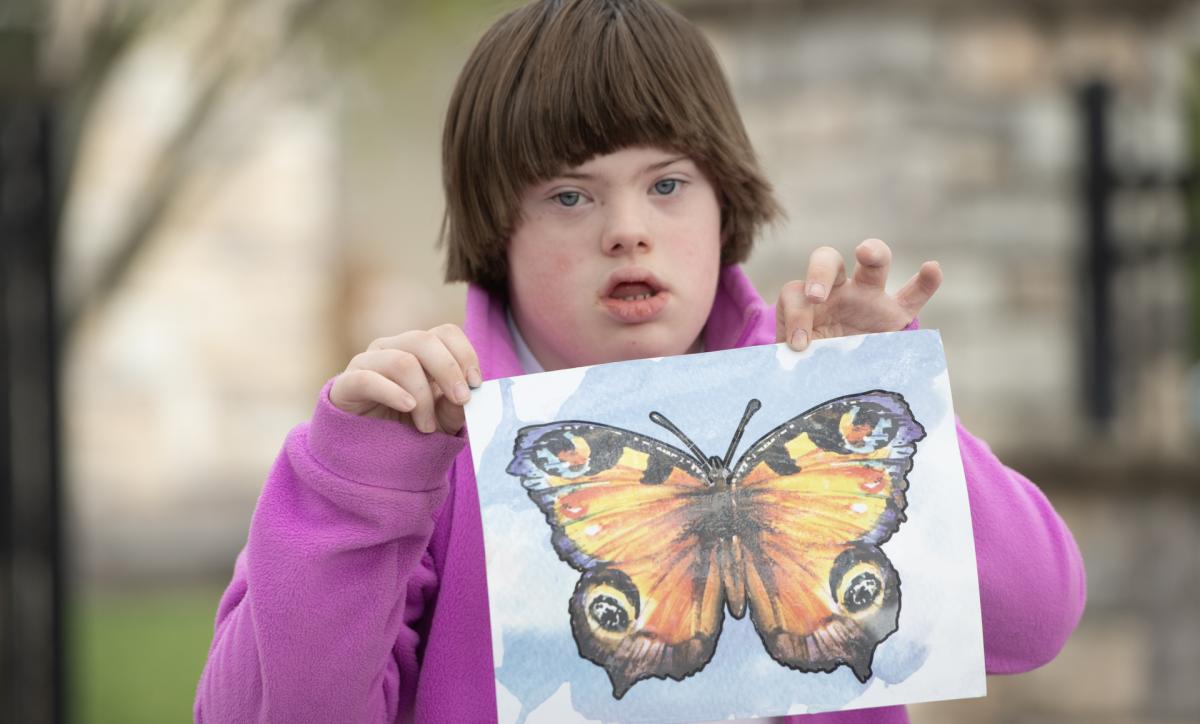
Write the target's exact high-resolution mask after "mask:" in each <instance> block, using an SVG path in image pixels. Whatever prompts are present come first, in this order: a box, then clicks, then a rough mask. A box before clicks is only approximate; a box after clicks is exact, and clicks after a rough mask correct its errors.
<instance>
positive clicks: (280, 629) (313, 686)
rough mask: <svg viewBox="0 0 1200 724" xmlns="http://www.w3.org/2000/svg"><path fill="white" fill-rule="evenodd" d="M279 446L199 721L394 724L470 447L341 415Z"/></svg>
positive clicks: (320, 414)
mask: <svg viewBox="0 0 1200 724" xmlns="http://www.w3.org/2000/svg"><path fill="white" fill-rule="evenodd" d="M330 384H331V383H327V384H326V385H325V387H324V389H322V391H321V395H320V400H319V402H318V404H317V409H316V411H315V412H314V414H313V418H312V420H311V422H309V423H306V424H302V425H299V426H297V427H296V428H295V429H293V430H292V431H291V433H290V434H289V435H288V438H287V441H286V443H285V444H284V448H283V451H282V452H281V453H280V455H279V457H278V458H277V459H276V461H275V464H274V466H273V468H272V469H271V472H270V475H269V477H268V478H267V481H266V484H265V486H264V487H263V491H262V494H261V496H260V497H259V500H258V505H257V507H256V509H255V511H254V515H253V518H252V520H251V523H250V534H249V537H248V539H247V542H246V546H245V548H244V549H243V550H242V552H241V554H240V555H239V556H238V558H237V562H236V564H235V568H234V574H233V580H232V582H231V583H230V584H229V587H228V588H227V589H226V591H225V594H224V595H223V596H222V598H221V602H220V604H219V607H218V610H217V617H216V625H215V631H214V636H213V641H212V645H211V647H210V649H209V654H208V662H207V664H206V665H205V668H204V673H203V674H202V676H201V679H200V682H199V686H198V688H197V692H196V702H195V706H194V711H193V714H194V717H195V720H196V721H197V722H211V723H216V722H220V723H221V724H239V723H241V722H289V723H296V724H302V723H304V722H330V721H345V722H393V721H395V719H396V715H397V711H398V710H399V709H401V708H402V707H404V706H405V703H406V702H407V704H408V705H411V701H412V697H413V694H414V692H415V690H416V674H417V670H418V646H419V643H420V639H421V634H420V629H421V624H420V621H421V619H422V614H423V613H424V611H425V608H426V606H427V605H428V604H429V603H430V602H431V599H432V597H433V595H434V594H435V592H436V588H437V578H436V574H435V573H434V568H433V563H432V560H431V559H430V557H429V554H428V553H427V552H426V548H427V545H428V543H429V539H430V536H431V534H432V532H433V527H434V515H435V513H436V511H437V509H438V506H439V504H440V503H441V501H442V500H443V498H444V497H445V493H446V490H447V473H448V471H449V469H450V466H451V464H452V463H453V460H454V457H455V455H456V454H457V453H458V452H459V451H460V450H462V448H463V445H464V444H465V439H464V438H462V437H458V436H451V435H445V434H442V433H432V434H429V435H424V434H421V433H419V432H417V431H416V430H413V429H412V428H411V427H409V426H407V425H402V424H400V423H398V422H393V421H388V420H379V419H374V418H366V417H360V416H356V415H351V414H349V413H346V412H344V411H342V410H340V409H338V408H337V407H335V406H334V405H333V404H332V403H330V402H329V388H330Z"/></svg>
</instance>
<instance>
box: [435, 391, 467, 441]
mask: <svg viewBox="0 0 1200 724" xmlns="http://www.w3.org/2000/svg"><path fill="white" fill-rule="evenodd" d="M435 409H436V411H437V420H438V427H440V428H441V429H442V432H445V433H447V434H450V435H456V434H458V431H459V430H461V429H462V428H463V425H465V424H467V412H466V409H465V408H463V406H462V405H456V404H454V403H453V402H451V401H450V400H448V399H447V398H445V397H442V398H440V399H439V400H438V402H437V405H436V406H435Z"/></svg>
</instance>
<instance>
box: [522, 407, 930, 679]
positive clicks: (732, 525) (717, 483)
mask: <svg viewBox="0 0 1200 724" xmlns="http://www.w3.org/2000/svg"><path fill="white" fill-rule="evenodd" d="M757 409H758V403H757V401H752V403H751V406H749V407H748V408H747V413H746V417H745V418H744V419H743V421H742V426H741V427H739V430H738V433H737V435H735V438H734V445H736V442H737V440H738V439H740V435H741V430H742V429H744V426H745V423H746V420H748V419H749V415H751V414H753V412H754V411H756V410H757ZM656 415H657V413H652V415H651V419H655V416H656ZM659 417H660V418H661V416H659ZM656 421H657V420H656ZM660 424H662V423H660ZM664 426H665V427H668V429H671V430H672V431H675V432H676V434H678V435H680V437H681V438H682V439H683V440H684V441H685V442H686V443H687V444H688V446H689V447H690V448H691V449H692V450H693V451H694V452H695V453H696V455H695V456H694V457H693V456H691V455H688V454H687V453H685V452H683V451H682V450H679V449H677V448H675V447H672V446H670V445H666V444H664V443H662V442H659V441H657V440H655V439H653V438H650V437H646V436H643V435H639V434H637V433H633V432H630V431H628V430H622V429H620V428H616V427H610V426H607V425H600V424H596V423H590V422H580V421H568V422H557V423H551V424H547V425H538V426H532V427H526V428H523V429H522V430H521V431H520V432H519V433H518V435H517V439H516V442H515V445H514V457H513V461H512V463H511V464H510V465H509V467H508V472H509V473H510V474H512V475H515V476H518V477H520V479H521V483H522V485H523V486H524V487H525V489H526V491H528V493H529V496H530V498H531V499H532V500H533V501H534V502H535V503H536V504H537V505H538V507H539V508H540V509H541V511H542V512H543V514H545V516H546V521H547V522H548V523H549V524H550V527H551V529H552V538H551V540H552V543H553V546H554V549H555V551H556V552H557V553H558V555H559V557H560V558H561V559H562V560H563V561H565V562H567V563H568V564H569V565H571V566H572V567H573V568H575V569H576V570H578V571H580V572H582V574H583V575H582V577H581V578H580V580H579V582H578V584H577V585H576V587H575V592H574V594H573V595H572V598H571V602H570V606H569V608H570V614H571V627H572V632H573V634H574V637H575V641H576V643H577V644H578V646H579V653H580V655H581V656H583V657H584V658H586V659H588V660H589V661H592V662H594V663H596V664H599V665H600V666H601V667H603V668H604V669H605V670H606V671H607V672H608V675H609V678H610V680H611V681H612V685H613V695H614V696H615V697H616V698H618V699H619V698H621V697H622V696H624V694H625V692H626V691H628V690H629V687H631V686H632V685H633V684H634V683H636V682H637V681H639V680H641V679H645V678H651V677H657V678H672V679H676V680H681V679H683V678H685V677H688V676H691V675H692V674H694V673H696V672H697V671H699V670H700V669H702V668H703V667H704V666H705V665H706V664H707V663H708V661H709V660H710V659H711V658H712V654H713V651H714V649H715V647H716V641H717V638H718V636H719V635H720V631H721V626H722V622H723V619H724V611H725V609H726V607H728V609H729V611H730V613H731V615H733V616H734V617H736V618H741V617H742V616H743V615H744V614H745V611H746V609H747V607H748V608H749V610H750V613H751V619H752V620H753V622H754V625H755V628H756V630H757V631H758V633H759V636H760V637H761V638H762V641H763V644H764V645H765V646H766V648H767V650H768V652H770V654H771V656H772V657H774V658H775V659H776V660H777V661H779V662H780V663H782V664H784V665H786V666H789V667H791V668H794V669H798V670H801V671H833V670H834V669H836V668H837V667H838V666H841V665H842V664H846V665H848V666H849V667H850V668H851V670H852V671H853V672H854V673H855V675H856V676H857V677H858V678H859V679H860V680H862V681H866V679H867V678H869V677H870V675H871V661H872V659H873V657H874V652H875V648H876V646H878V644H879V642H881V641H883V640H884V639H885V638H887V636H889V635H890V634H891V633H892V632H893V631H895V630H896V628H897V621H898V617H899V609H900V580H899V576H898V575H897V573H896V571H895V569H894V567H893V566H892V564H891V562H890V561H888V559H887V557H886V556H885V555H884V554H883V552H882V551H881V550H880V549H879V547H878V546H879V545H880V544H881V543H883V542H884V541H886V540H887V539H888V538H889V537H890V536H891V535H892V533H894V532H895V531H896V529H897V527H898V526H899V525H900V523H901V522H903V521H904V519H905V518H904V509H905V506H906V500H905V496H904V491H905V490H906V488H907V485H908V483H907V480H906V476H907V474H908V472H909V470H910V469H911V467H912V456H913V455H914V454H915V451H916V447H915V443H916V442H917V441H919V440H920V439H922V438H923V437H924V434H925V431H924V429H923V428H922V427H921V426H920V424H918V423H917V422H916V421H915V420H914V419H913V418H912V414H911V412H910V410H909V408H908V405H907V403H905V402H904V399H903V398H902V397H901V396H900V395H898V394H896V393H893V392H885V391H879V390H875V391H871V392H866V393H862V394H859V395H850V396H847V397H843V398H838V399H836V400H831V401H829V402H826V403H824V404H823V405H820V406H818V407H815V408H813V409H811V410H809V411H807V412H805V413H803V414H801V415H799V416H797V417H795V418H793V419H791V420H789V421H787V422H785V423H784V424H782V425H780V426H779V427H777V428H775V429H774V430H772V431H771V432H770V433H768V434H767V435H765V436H764V437H763V438H761V439H760V440H758V441H757V442H755V443H754V444H752V445H751V446H750V447H749V449H748V450H747V452H746V454H745V455H744V456H743V457H742V458H741V460H739V461H738V463H737V465H735V466H733V470H732V471H730V470H729V469H728V467H729V463H728V460H725V461H722V460H721V459H719V458H708V459H705V458H704V456H703V454H702V453H700V452H699V450H698V448H696V447H695V445H694V444H692V443H691V441H690V440H687V438H686V437H684V436H683V435H682V434H681V433H679V432H678V431H676V430H675V428H674V427H673V426H671V425H670V424H669V423H667V424H664ZM733 447H734V446H733V445H731V449H730V455H732V452H733ZM747 604H748V606H747Z"/></svg>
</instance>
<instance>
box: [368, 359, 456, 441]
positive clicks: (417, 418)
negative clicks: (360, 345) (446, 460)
mask: <svg viewBox="0 0 1200 724" xmlns="http://www.w3.org/2000/svg"><path fill="white" fill-rule="evenodd" d="M355 359H356V360H360V359H361V362H360V363H359V364H361V365H364V366H366V367H367V368H368V369H373V370H376V371H377V372H379V373H380V374H382V375H383V376H384V377H387V378H388V379H390V380H391V381H393V382H395V383H396V384H397V385H400V387H401V388H403V389H404V391H406V392H407V393H408V394H410V395H412V397H413V399H414V400H416V403H417V404H416V405H415V406H414V407H413V408H412V409H411V410H409V412H410V414H412V420H413V426H414V427H416V428H417V429H418V430H420V431H421V432H433V431H434V430H436V429H437V418H436V416H435V414H434V410H433V404H434V399H435V398H434V393H433V389H432V387H430V384H429V379H428V378H427V377H426V376H425V370H424V369H423V368H422V363H421V360H420V359H418V358H417V356H416V355H415V354H413V353H412V352H409V351H407V350H403V349H377V350H369V351H367V352H363V353H362V354H360V355H358V357H356V358H355Z"/></svg>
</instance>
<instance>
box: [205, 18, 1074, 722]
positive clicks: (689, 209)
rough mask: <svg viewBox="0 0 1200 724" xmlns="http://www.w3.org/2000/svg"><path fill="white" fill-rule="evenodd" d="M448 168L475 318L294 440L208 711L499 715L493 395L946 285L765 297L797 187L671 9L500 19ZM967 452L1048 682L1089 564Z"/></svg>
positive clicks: (382, 355)
mask: <svg viewBox="0 0 1200 724" xmlns="http://www.w3.org/2000/svg"><path fill="white" fill-rule="evenodd" d="M443 166H444V179H445V193H446V199H447V212H446V226H445V229H444V237H445V242H446V248H447V254H448V265H447V275H446V276H447V280H448V281H467V282H469V283H470V285H471V286H470V290H469V293H468V299H467V314H466V323H465V325H464V328H463V329H459V328H458V327H456V326H454V325H450V324H447V325H443V326H440V327H437V328H434V329H431V330H428V331H413V332H407V333H404V334H400V335H397V336H395V337H386V338H383V339H379V340H376V341H375V342H373V343H372V344H371V345H370V347H369V348H368V349H367V350H366V351H364V352H362V353H361V354H359V355H357V356H355V357H354V358H353V359H352V360H350V363H349V365H348V366H347V367H346V370H345V371H344V372H343V373H342V374H340V375H338V376H337V377H335V378H334V379H333V380H331V381H330V382H329V383H327V384H326V386H325V388H324V389H323V390H322V391H321V395H320V399H319V402H318V404H317V408H316V411H315V412H314V414H313V418H312V420H311V421H310V422H309V423H307V424H304V425H300V426H299V427H297V428H295V429H294V430H293V431H292V432H291V434H290V435H289V436H288V439H287V442H286V444H285V446H284V449H283V452H282V453H281V454H280V456H279V458H278V460H277V461H276V463H275V466H274V468H273V470H272V471H271V474H270V477H269V478H268V480H267V482H266V485H265V487H264V489H263V492H262V496H261V498H260V500H259V502H258V507H257V509H256V511H255V513H254V517H253V521H252V522H251V526H250V533H249V538H248V541H247V543H246V547H245V549H244V550H243V551H242V553H241V554H240V555H239V556H238V558H237V562H236V567H235V570H234V576H233V581H232V583H231V584H230V585H229V588H228V590H227V591H226V592H225V595H224V596H223V597H222V599H221V602H220V607H219V609H218V612H217V619H216V630H215V635H214V638H213V643H212V648H211V650H210V652H209V657H208V664H207V666H206V668H205V671H204V674H203V677H202V678H201V681H200V684H199V689H198V692H197V699H196V704H195V717H196V720H197V721H203V722H213V723H220V724H231V723H234V722H250V721H261V722H268V721H270V722H287V723H288V724H301V723H303V722H346V723H349V722H394V721H409V720H416V721H430V722H482V721H490V720H492V719H494V717H495V686H494V674H493V666H492V656H491V631H490V628H489V623H488V603H487V589H486V580H485V576H484V555H483V536H482V529H481V524H480V520H479V503H478V498H477V495H476V489H475V477H474V471H473V468H472V464H471V457H470V453H469V451H468V450H467V447H466V439H465V435H464V432H463V429H462V428H463V419H464V418H463V409H462V404H463V403H464V402H465V401H466V400H467V399H468V397H469V396H470V391H469V389H468V388H469V387H475V386H478V385H479V384H480V382H481V381H482V380H483V379H484V378H498V377H506V376H511V375H518V374H522V373H525V372H534V371H539V370H542V369H559V368H564V367H572V366H578V365H589V364H596V363H601V362H611V361H615V360H625V359H634V358H640V357H649V356H659V355H673V354H684V353H687V352H694V351H699V350H719V349H729V348H734V347H744V346H748V345H755V344H765V343H770V342H774V341H779V340H787V341H788V342H790V343H791V344H792V346H794V347H796V348H797V349H802V348H804V347H805V346H806V345H807V344H808V341H809V340H810V339H812V338H820V337H831V336H838V335H846V334H857V333H865V332H887V331H896V330H900V329H906V328H912V327H914V326H915V323H916V320H915V317H916V314H917V312H918V311H919V310H920V309H921V307H922V306H923V305H924V304H925V302H926V301H927V300H928V299H929V298H930V296H931V295H932V294H933V293H934V291H935V290H936V289H937V286H938V284H939V282H940V279H941V272H940V270H939V268H938V266H937V264H936V263H933V262H927V263H925V264H924V265H922V266H921V269H920V271H919V272H918V274H917V275H916V276H914V277H913V278H912V279H911V280H910V281H909V282H908V283H907V284H906V285H905V286H904V287H903V288H902V289H901V290H900V291H899V292H898V293H897V294H896V295H895V296H891V295H888V294H887V293H886V292H885V291H884V283H885V281H886V279H887V275H888V267H889V262H890V257H891V252H890V251H889V249H888V247H887V246H886V245H885V244H884V243H883V242H881V241H878V240H868V241H866V242H863V243H862V244H861V245H859V247H858V248H857V249H856V250H855V259H856V262H857V266H856V268H855V270H854V271H853V273H852V275H851V276H849V277H847V275H846V272H845V268H844V264H843V260H842V257H841V256H840V255H839V254H838V253H837V252H836V251H834V250H833V249H830V248H827V247H826V248H821V249H817V250H816V251H814V252H813V253H812V255H811V257H810V261H809V265H808V269H807V273H806V275H805V277H804V279H803V280H799V281H795V282H792V283H790V284H788V285H787V286H786V287H785V288H784V290H783V293H782V294H781V295H780V298H779V302H778V304H777V306H776V308H775V309H774V310H772V309H771V308H769V307H768V306H766V305H765V304H764V303H763V301H762V300H761V299H760V298H759V296H758V295H757V293H756V292H755V291H754V289H753V288H752V287H751V285H750V283H749V281H748V280H747V279H746V277H745V275H744V274H743V273H742V271H741V270H740V268H739V267H738V266H737V263H738V262H740V261H742V260H744V259H745V258H746V256H747V255H748V254H749V251H750V246H751V241H752V239H753V237H754V234H755V232H756V230H757V229H758V228H759V227H760V226H761V225H762V224H763V223H765V222H767V221H769V220H771V219H772V218H773V217H774V216H775V215H776V213H777V207H776V204H775V202H774V200H773V199H772V196H771V191H770V187H769V186H768V184H767V183H766V182H765V181H764V180H763V178H762V176H761V174H760V172H759V170H758V168H757V165H756V162H755V160H754V154H753V151H752V150H751V148H750V144H749V141H748V139H747V137H746V134H745V131H744V130H743V127H742V124H741V120H740V118H739V116H738V113H737V111H736V109H735V107H734V103H733V100H732V97H731V95H730V92H729V89H728V87H727V83H726V81H725V78H724V76H723V74H722V72H721V70H720V68H719V66H718V64H717V61H716V59H715V56H714V54H713V52H712V50H711V49H710V47H709V45H708V44H707V43H706V41H705V40H704V39H703V38H702V36H700V34H699V33H698V31H697V30H696V29H695V28H694V27H692V26H691V25H690V24H689V23H687V22H686V21H685V20H684V19H683V18H681V17H680V16H679V15H678V14H676V13H675V12H674V11H672V10H670V9H668V8H666V7H663V6H661V5H658V4H657V3H656V2H654V0H624V1H620V0H540V1H539V2H534V3H531V4H530V5H527V6H525V7H522V8H520V9H518V10H516V11H514V12H512V13H509V14H508V15H506V16H504V17H503V18H501V19H500V20H499V21H498V22H497V23H496V24H495V25H494V26H493V27H492V28H491V29H490V30H489V31H488V32H487V33H486V34H485V35H484V37H483V38H482V39H481V40H480V42H479V45H478V46H477V47H476V49H475V51H474V53H473V54H472V55H471V57H470V59H469V60H468V61H467V64H466V66H465V67H464V69H463V71H462V74H461V76H460V78H459V80H458V84H457V87H456V89H455V92H454V95H453V98H452V99H451V102H450V108H449V112H448V114H447V118H446V126H445V131H444V142H443ZM958 436H959V445H960V447H961V450H962V457H963V467H964V469H965V472H966V479H967V485H968V489H969V495H970V502H971V514H972V520H973V523H974V531H975V545H976V551H977V556H978V568H979V581H980V595H981V603H982V612H983V626H984V637H985V651H986V663H987V669H988V671H989V672H990V673H1013V672H1018V671H1026V670H1029V669H1032V668H1034V667H1036V666H1039V665H1041V664H1043V663H1045V662H1047V661H1049V660H1050V659H1052V658H1053V657H1054V656H1055V654H1056V653H1057V652H1058V650H1059V649H1060V648H1061V647H1062V645H1063V643H1064V642H1065V640H1066V638H1067V636H1068V634H1069V633H1070V632H1071V630H1072V629H1073V628H1074V627H1075V624H1076V623H1077V621H1078V620H1079V616H1080V614H1081V612H1082V609H1083V601H1084V574H1083V566H1082V562H1081V560H1080V557H1079V552H1078V550H1077V548H1076V546H1075V542H1074V541H1073V539H1072V538H1071V535H1070V533H1069V532H1068V530H1067V529H1066V527H1065V526H1064V525H1063V523H1062V521H1061V520H1060V519H1059V517H1058V516H1057V515H1056V514H1055V512H1054V510H1053V509H1052V508H1051V506H1050V504H1049V503H1048V502H1047V501H1046V499H1045V498H1044V497H1043V496H1042V494H1041V493H1040V492H1039V491H1038V489H1037V488H1036V487H1034V486H1033V484H1031V483H1030V482H1029V481H1028V480H1026V479H1025V478H1023V477H1022V476H1021V475H1019V474H1018V473H1015V472H1013V471H1012V470H1009V469H1007V468H1005V467H1004V466H1003V465H1001V464H1000V462H999V461H998V460H997V459H996V458H995V457H994V456H993V455H992V454H991V452H990V451H989V450H988V448H987V446H986V445H984V444H983V443H982V442H980V441H978V440H977V439H975V438H973V437H972V436H971V435H970V434H969V433H968V432H966V431H965V430H964V429H962V427H961V426H960V427H959V428H958ZM906 720H907V718H906V715H905V712H904V708H903V707H888V708H882V709H872V710H860V711H849V712H841V713H835V714H826V715H816V716H813V717H810V718H806V719H803V721H806V722H808V721H811V722H903V721H906ZM797 721H799V719H797Z"/></svg>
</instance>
